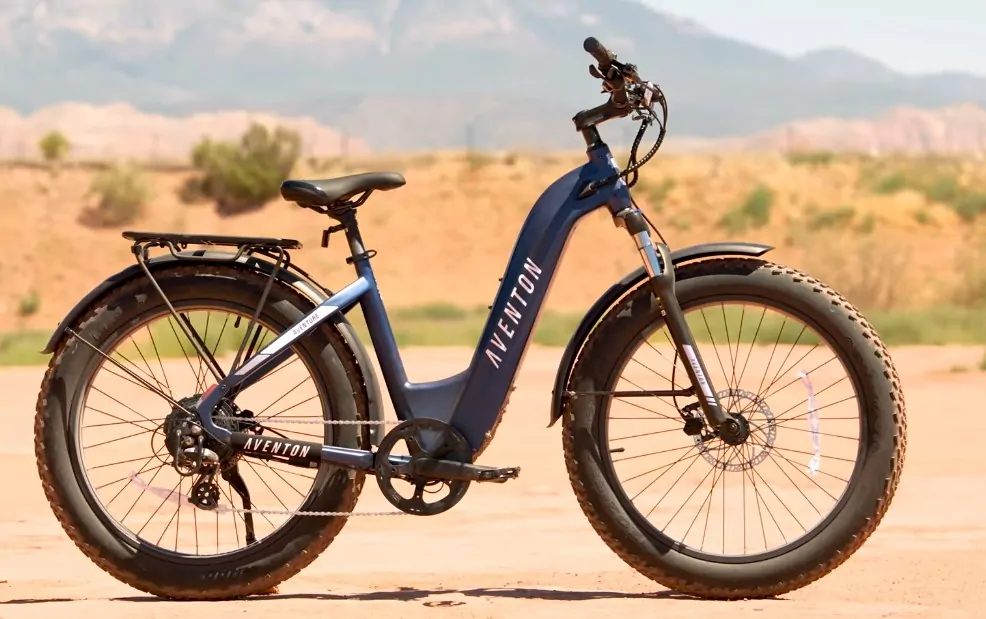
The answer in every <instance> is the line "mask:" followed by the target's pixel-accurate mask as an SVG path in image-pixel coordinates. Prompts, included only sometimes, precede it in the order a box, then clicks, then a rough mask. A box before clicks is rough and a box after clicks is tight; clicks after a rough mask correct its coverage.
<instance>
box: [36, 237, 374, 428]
mask: <svg viewBox="0 0 986 619" xmlns="http://www.w3.org/2000/svg"><path fill="white" fill-rule="evenodd" d="M233 255H234V254H232V253H229V252H218V251H202V250H200V251H197V252H196V257H195V258H184V257H183V258H180V259H179V258H175V257H174V256H173V255H171V254H164V255H161V256H156V257H154V258H151V259H149V260H148V261H147V266H148V269H149V270H150V271H151V273H154V272H155V271H157V270H160V269H162V268H166V267H170V266H174V265H175V263H177V262H181V263H183V264H192V265H194V264H214V263H215V262H216V261H217V260H222V261H223V263H224V264H233V265H235V267H236V268H242V269H249V270H252V271H256V272H259V273H262V274H264V275H270V274H271V273H273V271H274V267H275V264H274V262H272V261H270V260H267V259H264V258H261V257H258V256H256V255H251V256H241V257H240V258H238V259H237V260H236V262H234V263H230V262H229V260H230V259H231V258H232V257H233ZM196 258H201V260H197V259H196ZM137 277H147V275H146V274H145V273H144V270H143V269H141V268H140V265H138V264H133V265H130V266H129V267H127V268H125V269H123V270H122V271H120V272H119V273H116V274H114V275H111V276H110V277H108V278H107V279H106V280H104V281H103V282H101V283H100V284H99V285H97V286H96V287H95V288H93V289H92V290H90V291H89V293H88V294H86V296H84V297H83V298H82V299H81V300H80V301H79V302H78V303H76V304H75V307H73V308H72V309H71V310H69V312H68V314H66V315H65V318H63V319H62V321H61V322H59V323H58V326H57V327H55V331H54V333H52V334H51V338H49V340H48V345H47V346H45V349H44V350H43V351H41V352H42V353H44V354H51V353H53V352H55V351H56V350H58V347H59V346H60V345H61V343H62V341H63V340H64V339H65V337H66V335H67V332H66V329H67V328H68V327H69V326H70V325H73V324H75V323H76V322H77V321H78V320H79V319H80V318H81V317H82V316H83V315H85V313H86V312H87V311H89V309H90V308H91V307H93V306H94V305H95V304H97V303H99V301H100V299H102V298H103V297H104V296H106V294H107V293H109V292H110V291H111V290H112V289H114V288H116V287H117V286H121V285H123V284H124V283H126V282H128V281H130V280H132V279H134V278H137ZM277 277H278V279H279V280H280V281H282V282H284V283H286V284H288V285H289V286H291V287H292V288H294V289H295V290H297V291H298V292H300V293H301V294H303V295H304V296H305V297H307V298H308V299H310V300H311V301H312V302H313V303H315V304H318V303H321V302H322V301H324V300H325V299H327V298H329V297H330V296H331V295H332V292H331V291H330V290H328V289H326V288H324V287H323V286H322V285H321V284H319V283H318V282H316V281H314V280H313V279H311V278H309V277H304V276H302V275H301V274H300V273H298V272H297V271H293V270H290V269H281V270H280V272H279V273H278V275H277ZM333 321H334V323H335V325H336V326H337V327H338V329H339V332H340V333H341V334H342V336H343V338H345V340H346V343H347V344H349V346H350V348H351V349H352V351H353V354H354V356H355V357H356V361H357V363H358V364H359V368H360V372H361V373H362V378H363V383H364V384H365V385H366V395H367V402H368V404H369V412H370V419H371V420H373V421H383V419H384V411H383V405H382V401H381V394H380V383H379V382H378V380H377V376H376V371H375V370H374V368H373V364H372V362H371V361H370V357H369V354H368V353H367V351H366V348H365V347H364V346H363V342H362V341H361V340H360V338H359V336H358V335H357V333H356V330H355V329H354V328H353V325H352V324H350V322H349V320H348V319H347V318H346V316H345V315H344V314H342V313H336V314H335V316H334V318H333ZM382 430H383V426H382V425H373V426H370V437H371V441H372V443H373V444H374V445H378V444H379V443H380V437H381V435H382Z"/></svg>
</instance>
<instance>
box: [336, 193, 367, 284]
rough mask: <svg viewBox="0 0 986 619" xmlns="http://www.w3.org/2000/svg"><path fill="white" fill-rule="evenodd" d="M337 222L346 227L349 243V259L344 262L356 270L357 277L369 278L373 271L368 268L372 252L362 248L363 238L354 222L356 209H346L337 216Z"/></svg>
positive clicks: (357, 224)
mask: <svg viewBox="0 0 986 619" xmlns="http://www.w3.org/2000/svg"><path fill="white" fill-rule="evenodd" d="M339 222H340V223H342V225H343V226H345V227H346V241H347V242H348V243H349V253H350V255H351V257H350V258H349V259H347V260H346V262H350V263H351V264H352V265H353V266H354V267H355V268H356V275H357V276H360V277H362V276H370V277H371V278H372V275H373V271H372V269H371V267H370V258H371V257H372V256H373V254H374V253H376V252H374V251H373V250H370V251H367V250H366V248H365V247H364V246H363V236H362V235H361V234H360V231H359V223H357V221H356V209H352V208H351V209H348V210H346V211H345V212H344V213H343V214H342V215H340V216H339Z"/></svg>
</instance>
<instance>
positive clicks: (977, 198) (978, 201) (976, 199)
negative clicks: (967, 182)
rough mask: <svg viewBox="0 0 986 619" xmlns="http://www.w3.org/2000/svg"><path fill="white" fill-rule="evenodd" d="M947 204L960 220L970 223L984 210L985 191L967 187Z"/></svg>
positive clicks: (985, 202) (985, 210) (985, 206)
mask: <svg viewBox="0 0 986 619" xmlns="http://www.w3.org/2000/svg"><path fill="white" fill-rule="evenodd" d="M949 206H950V207H951V209H952V210H953V211H954V212H955V214H956V215H958V216H959V218H960V219H961V220H962V221H964V222H966V223H972V222H973V221H975V220H976V219H977V218H978V217H979V216H980V215H982V214H983V213H984V212H986V192H982V191H975V190H971V189H967V190H965V191H963V192H962V194H961V195H959V196H958V197H957V198H956V199H955V200H954V201H953V202H951V203H950V204H949Z"/></svg>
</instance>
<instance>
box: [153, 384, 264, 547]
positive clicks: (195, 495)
mask: <svg viewBox="0 0 986 619" xmlns="http://www.w3.org/2000/svg"><path fill="white" fill-rule="evenodd" d="M196 400H198V397H197V396H195V397H191V398H186V400H185V401H183V402H179V404H181V406H180V407H175V409H174V410H172V412H171V414H170V415H168V417H167V418H166V419H165V422H164V424H163V427H162V431H163V432H164V436H165V439H164V441H165V446H166V448H167V450H168V453H169V454H170V455H171V458H172V460H171V465H172V467H173V468H174V469H175V471H176V472H177V473H178V474H179V475H181V476H182V477H192V476H196V479H195V481H194V482H193V483H192V488H191V489H190V490H189V492H188V495H187V498H188V500H189V502H190V503H192V504H193V505H195V506H196V507H198V508H199V509H203V510H208V511H213V510H216V509H217V508H218V507H219V500H220V498H221V497H222V494H223V493H222V490H221V489H220V487H219V484H218V483H216V482H217V475H218V477H221V478H222V479H224V480H225V481H226V482H227V483H229V486H230V488H232V490H234V491H235V492H236V494H238V495H239V497H240V502H241V503H242V506H243V510H244V511H243V512H242V516H243V524H244V528H245V529H246V542H247V544H252V543H253V542H255V541H256V535H255V532H254V526H253V514H252V513H250V511H249V510H250V509H251V507H252V502H251V500H250V490H249V488H247V485H246V482H245V481H244V480H243V477H242V475H241V474H240V471H239V456H238V455H236V454H235V452H234V451H233V450H232V449H230V448H229V447H227V446H226V445H223V444H222V443H220V442H218V441H215V440H212V439H211V438H208V436H207V435H206V433H205V431H204V430H203V429H202V426H201V425H199V423H198V421H197V420H195V419H194V418H193V417H192V416H191V415H190V414H189V412H188V410H189V408H188V407H191V406H194V402H195V401H196ZM221 410H222V413H223V416H224V417H225V418H227V419H228V418H230V417H236V419H235V420H232V421H229V422H223V425H224V426H228V427H229V429H230V430H231V431H234V432H237V431H238V432H253V433H255V434H258V435H259V434H262V433H263V430H264V429H263V427H262V426H261V425H260V424H258V423H256V422H255V421H253V420H252V417H253V413H252V412H250V411H247V410H244V411H240V410H238V409H237V408H236V407H235V406H234V405H232V404H227V403H225V402H224V403H223V404H222V405H221ZM227 498H228V497H227Z"/></svg>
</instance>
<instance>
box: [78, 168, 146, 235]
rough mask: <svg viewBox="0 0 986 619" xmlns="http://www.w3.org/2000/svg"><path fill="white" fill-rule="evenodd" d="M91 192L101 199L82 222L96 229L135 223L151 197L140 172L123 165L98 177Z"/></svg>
mask: <svg viewBox="0 0 986 619" xmlns="http://www.w3.org/2000/svg"><path fill="white" fill-rule="evenodd" d="M89 192H90V195H92V194H95V195H96V196H97V197H98V202H97V203H96V205H95V206H94V207H93V208H90V209H88V210H87V211H85V212H84V213H83V220H84V223H87V224H89V225H92V226H97V227H113V226H122V225H124V224H129V223H132V222H133V221H134V220H136V219H137V218H138V217H140V215H141V213H143V210H144V205H145V204H146V202H147V199H148V195H149V191H148V188H147V185H146V184H145V182H144V179H143V177H142V176H141V174H140V171H139V170H138V169H137V168H136V167H135V166H132V165H121V164H116V165H113V166H111V167H110V168H108V169H106V170H104V171H102V172H100V173H99V174H97V175H96V177H95V178H94V179H93V181H92V184H91V185H90V186H89Z"/></svg>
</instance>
